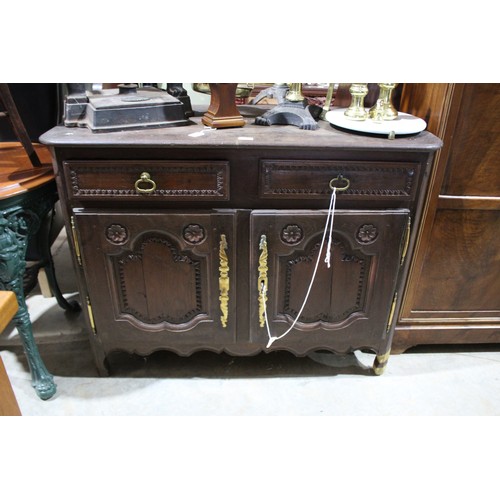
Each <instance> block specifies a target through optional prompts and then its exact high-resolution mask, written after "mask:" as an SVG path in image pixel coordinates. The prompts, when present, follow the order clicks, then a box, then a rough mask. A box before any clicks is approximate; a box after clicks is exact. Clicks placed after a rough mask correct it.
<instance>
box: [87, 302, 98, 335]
mask: <svg viewBox="0 0 500 500" xmlns="http://www.w3.org/2000/svg"><path fill="white" fill-rule="evenodd" d="M86 298H87V310H88V312H89V320H90V327H91V328H92V333H93V334H94V335H96V334H97V331H96V328H95V321H94V313H93V312H92V305H91V304H90V299H89V296H88V295H87V297H86Z"/></svg>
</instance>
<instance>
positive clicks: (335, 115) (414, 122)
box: [325, 108, 427, 135]
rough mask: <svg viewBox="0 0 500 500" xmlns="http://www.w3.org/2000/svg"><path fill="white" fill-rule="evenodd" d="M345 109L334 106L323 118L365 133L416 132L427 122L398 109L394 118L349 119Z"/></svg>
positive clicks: (339, 125)
mask: <svg viewBox="0 0 500 500" xmlns="http://www.w3.org/2000/svg"><path fill="white" fill-rule="evenodd" d="M346 109H347V108H336V109H333V110H332V111H328V113H326V115H325V118H326V120H328V121H329V122H330V123H331V124H332V125H336V126H337V127H342V128H345V129H348V130H354V131H356V132H365V133H367V134H382V135H389V134H390V133H391V132H394V134H395V135H407V134H417V133H418V132H422V130H425V128H426V127H427V123H425V121H424V120H422V118H417V117H416V116H413V115H409V114H408V113H401V112H400V111H398V117H397V118H396V119H395V120H387V121H385V120H384V121H381V122H376V121H374V120H372V119H371V118H367V119H366V120H363V121H356V120H349V119H348V118H347V117H346V116H345V115H344V111H345V110H346ZM367 111H368V110H367Z"/></svg>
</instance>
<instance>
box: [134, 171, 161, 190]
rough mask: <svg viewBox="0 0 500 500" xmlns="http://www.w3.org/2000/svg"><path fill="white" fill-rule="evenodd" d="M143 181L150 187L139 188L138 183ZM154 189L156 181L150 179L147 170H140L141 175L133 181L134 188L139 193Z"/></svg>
mask: <svg viewBox="0 0 500 500" xmlns="http://www.w3.org/2000/svg"><path fill="white" fill-rule="evenodd" d="M141 183H145V184H148V185H149V186H150V187H148V188H141V187H140V184H141ZM155 189H156V182H155V181H154V180H153V179H151V176H150V175H149V174H148V173H147V172H142V174H141V177H140V178H139V179H137V180H136V181H135V190H136V191H137V192H138V193H141V194H147V193H152V192H153V191H154V190H155Z"/></svg>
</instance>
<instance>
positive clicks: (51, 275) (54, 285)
mask: <svg viewBox="0 0 500 500" xmlns="http://www.w3.org/2000/svg"><path fill="white" fill-rule="evenodd" d="M54 217H55V211H54V210H52V214H51V215H50V217H46V218H45V220H44V222H43V224H47V225H48V226H49V227H48V228H46V229H45V228H44V229H42V230H41V233H42V234H48V235H50V234H51V229H52V226H53V224H54ZM50 247H51V238H50V237H47V238H43V240H42V242H41V248H40V251H41V254H42V262H43V268H44V269H45V273H46V274H47V280H48V282H49V287H50V291H51V292H52V294H53V295H54V297H55V298H56V300H57V303H58V304H59V306H60V307H61V308H63V309H64V310H65V311H71V312H77V311H80V310H81V308H80V304H79V303H78V302H77V301H76V300H70V301H68V300H66V298H65V297H64V296H63V294H62V292H61V289H60V288H59V284H58V282H57V277H56V273H55V269H54V259H53V258H52V252H51V251H50Z"/></svg>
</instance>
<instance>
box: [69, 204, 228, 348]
mask: <svg viewBox="0 0 500 500" xmlns="http://www.w3.org/2000/svg"><path fill="white" fill-rule="evenodd" d="M75 226H76V230H77V232H78V235H79V238H80V242H81V245H80V246H81V251H82V260H83V267H84V270H85V280H86V285H87V287H88V293H89V299H90V303H91V307H92V312H93V316H94V322H95V330H96V336H97V338H99V340H100V342H101V344H102V345H103V348H104V350H105V351H106V352H107V351H109V350H111V349H113V348H123V349H125V350H130V349H131V348H132V349H133V350H134V351H136V352H139V353H144V354H147V353H148V352H151V351H152V350H154V349H159V348H172V350H174V351H177V352H179V353H184V354H188V353H190V352H192V351H193V350H196V349H198V348H203V347H206V346H208V345H210V346H212V347H214V348H215V349H217V347H220V346H222V345H224V344H227V343H231V342H233V341H234V335H235V323H236V321H235V304H234V302H235V301H234V300H233V295H234V288H235V276H234V267H233V266H234V262H235V241H234V234H235V232H234V226H235V216H234V213H232V212H231V211H226V212H220V213H217V212H214V213H171V212H169V213H166V212H165V213H148V212H145V213H140V214H138V213H127V212H113V213H90V212H87V211H83V212H79V213H76V214H75ZM230 278H231V280H232V283H231V287H229V279H230Z"/></svg>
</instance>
